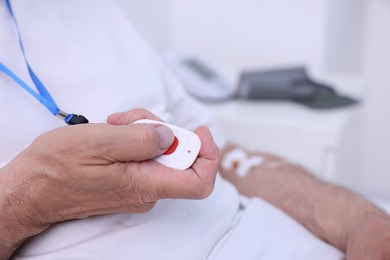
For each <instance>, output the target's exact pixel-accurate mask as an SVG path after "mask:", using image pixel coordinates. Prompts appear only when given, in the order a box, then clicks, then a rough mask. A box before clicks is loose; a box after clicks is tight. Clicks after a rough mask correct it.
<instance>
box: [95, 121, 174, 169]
mask: <svg viewBox="0 0 390 260" xmlns="http://www.w3.org/2000/svg"><path fill="white" fill-rule="evenodd" d="M91 126H92V125H91ZM93 139H94V142H93V143H92V145H93V146H94V147H90V148H92V149H94V151H99V152H100V154H102V156H104V158H106V159H107V160H108V161H109V162H129V161H143V160H148V159H151V158H154V157H156V156H158V155H161V154H162V153H164V152H165V151H166V150H167V149H168V148H169V147H170V146H171V145H172V143H173V140H174V134H173V132H172V130H171V129H170V128H168V127H166V126H163V125H156V124H131V125H116V126H113V125H104V124H102V125H100V127H99V129H98V130H96V132H95V136H94V138H93Z"/></svg>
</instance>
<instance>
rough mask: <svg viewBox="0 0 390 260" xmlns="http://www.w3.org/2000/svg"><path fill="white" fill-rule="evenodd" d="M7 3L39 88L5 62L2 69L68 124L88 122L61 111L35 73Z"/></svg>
mask: <svg viewBox="0 0 390 260" xmlns="http://www.w3.org/2000/svg"><path fill="white" fill-rule="evenodd" d="M5 3H6V5H7V9H8V11H9V13H10V15H11V18H12V20H13V22H14V24H15V27H16V30H17V33H18V40H19V46H20V49H21V51H22V53H23V57H24V60H25V62H26V65H27V69H28V72H29V74H30V77H31V79H32V81H33V83H34V85H35V87H36V89H37V90H38V92H37V91H35V90H33V89H32V88H31V87H29V86H28V85H27V84H26V83H25V82H23V80H21V79H20V78H19V77H18V76H17V75H16V74H15V73H13V72H12V71H11V70H10V69H9V68H7V67H6V66H5V65H4V64H2V63H1V62H0V71H1V72H3V73H5V74H6V75H7V76H8V77H10V78H11V79H12V80H14V81H15V82H16V83H17V84H18V85H19V86H20V87H22V88H23V89H24V90H26V91H27V92H28V93H29V94H30V95H32V96H33V97H34V98H35V99H37V100H38V101H39V102H41V103H42V104H43V105H44V106H45V107H46V108H47V109H48V110H49V111H50V112H51V113H52V114H53V115H55V116H57V117H59V118H60V119H63V120H64V121H65V122H66V123H67V124H70V125H74V124H82V123H88V120H87V119H86V118H85V117H83V116H80V115H75V114H67V113H65V112H64V111H61V110H60V109H59V108H58V106H57V104H56V102H55V101H54V99H53V97H52V96H51V95H50V93H49V91H48V90H47V89H46V88H45V86H44V85H43V83H42V81H41V80H40V79H39V78H38V76H37V75H36V74H35V72H34V71H33V70H32V69H31V66H30V64H29V62H28V60H27V57H26V53H25V51H24V46H23V42H22V37H21V35H20V31H19V27H18V24H17V21H16V18H15V15H14V12H13V10H12V6H11V3H10V0H5Z"/></svg>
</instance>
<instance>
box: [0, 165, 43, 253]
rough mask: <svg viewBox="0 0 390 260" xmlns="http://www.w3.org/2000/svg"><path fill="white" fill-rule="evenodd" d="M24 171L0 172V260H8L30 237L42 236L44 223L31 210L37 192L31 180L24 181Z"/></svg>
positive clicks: (3, 170) (12, 168)
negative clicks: (34, 192)
mask: <svg viewBox="0 0 390 260" xmlns="http://www.w3.org/2000/svg"><path fill="white" fill-rule="evenodd" d="M25 173H26V171H25V170H22V169H21V168H20V167H15V166H14V165H11V163H10V164H9V165H7V166H6V167H4V168H2V169H0V191H1V192H0V212H1V214H0V234H1V235H0V258H1V259H3V258H4V259H7V258H8V257H10V256H11V255H12V254H13V252H14V251H15V250H16V249H17V248H18V247H19V246H20V245H21V244H22V243H23V242H24V241H25V240H26V239H28V238H29V237H32V236H34V235H36V234H39V233H41V232H42V231H43V230H45V229H46V228H47V227H48V226H49V224H48V223H45V221H44V220H43V218H42V216H40V215H39V214H37V213H38V211H39V209H36V208H34V204H36V203H34V201H35V200H36V198H37V196H36V194H33V190H35V189H37V190H39V187H37V186H36V185H35V183H34V182H33V181H31V180H30V179H24V178H23V175H25Z"/></svg>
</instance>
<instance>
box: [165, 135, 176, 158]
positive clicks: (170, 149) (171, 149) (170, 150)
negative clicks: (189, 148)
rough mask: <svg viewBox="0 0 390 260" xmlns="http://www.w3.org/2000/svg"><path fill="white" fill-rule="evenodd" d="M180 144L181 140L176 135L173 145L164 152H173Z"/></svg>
mask: <svg viewBox="0 0 390 260" xmlns="http://www.w3.org/2000/svg"><path fill="white" fill-rule="evenodd" d="M178 145H179V140H178V139H177V138H176V136H175V137H174V139H173V143H172V145H171V147H169V149H168V150H167V151H166V152H165V153H164V155H170V154H172V153H173V152H174V151H175V150H176V148H177V146H178Z"/></svg>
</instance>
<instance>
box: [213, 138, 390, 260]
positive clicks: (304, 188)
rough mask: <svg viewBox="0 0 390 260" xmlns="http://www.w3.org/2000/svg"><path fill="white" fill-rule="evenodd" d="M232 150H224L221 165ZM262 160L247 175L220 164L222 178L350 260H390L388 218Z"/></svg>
mask: <svg viewBox="0 0 390 260" xmlns="http://www.w3.org/2000/svg"><path fill="white" fill-rule="evenodd" d="M235 148H236V147H235V146H234V145H228V146H227V147H226V148H225V149H224V150H223V151H222V159H221V160H222V161H223V157H224V155H226V154H227V153H228V152H229V151H231V150H232V149H235ZM246 152H247V154H248V158H249V157H252V156H261V157H262V158H263V159H264V160H263V163H262V164H261V165H259V166H257V167H254V168H252V169H251V170H250V171H249V172H248V174H247V175H246V176H243V177H241V176H238V175H237V174H236V173H235V171H234V169H231V170H227V169H224V168H223V167H222V165H221V168H220V172H221V174H222V176H223V177H224V178H225V179H227V180H228V181H230V182H231V183H233V184H234V185H235V186H236V187H237V189H238V190H239V192H240V193H241V194H244V195H246V196H249V197H255V196H257V197H261V198H263V199H265V200H267V201H269V202H270V203H272V204H274V205H275V206H277V207H278V208H280V209H282V210H283V211H285V212H286V213H287V214H289V215H290V216H292V217H293V218H295V219H296V220H297V221H299V222H300V223H301V224H303V225H304V226H306V227H307V228H308V229H309V230H311V231H312V232H313V233H314V234H315V235H317V236H318V237H320V238H322V239H323V240H325V241H327V242H329V243H330V244H332V245H334V246H336V247H338V248H339V249H341V250H342V251H344V252H346V256H347V258H348V259H364V260H368V259H373V260H374V259H375V260H377V259H390V246H389V245H390V218H389V216H388V215H387V214H386V213H385V212H383V211H382V210H380V209H379V208H377V207H375V206H374V205H372V204H370V203H369V202H367V201H366V200H364V199H363V198H362V197H360V196H358V195H356V194H354V193H352V192H350V191H348V190H346V189H344V188H341V187H339V186H336V185H332V184H329V183H325V182H322V181H320V180H318V179H316V178H315V177H314V176H312V175H311V174H309V173H308V172H307V171H306V170H304V169H303V168H301V167H299V166H297V165H294V164H292V163H289V162H287V161H286V160H283V159H281V158H279V157H277V156H273V155H269V154H264V153H253V152H249V151H246Z"/></svg>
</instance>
